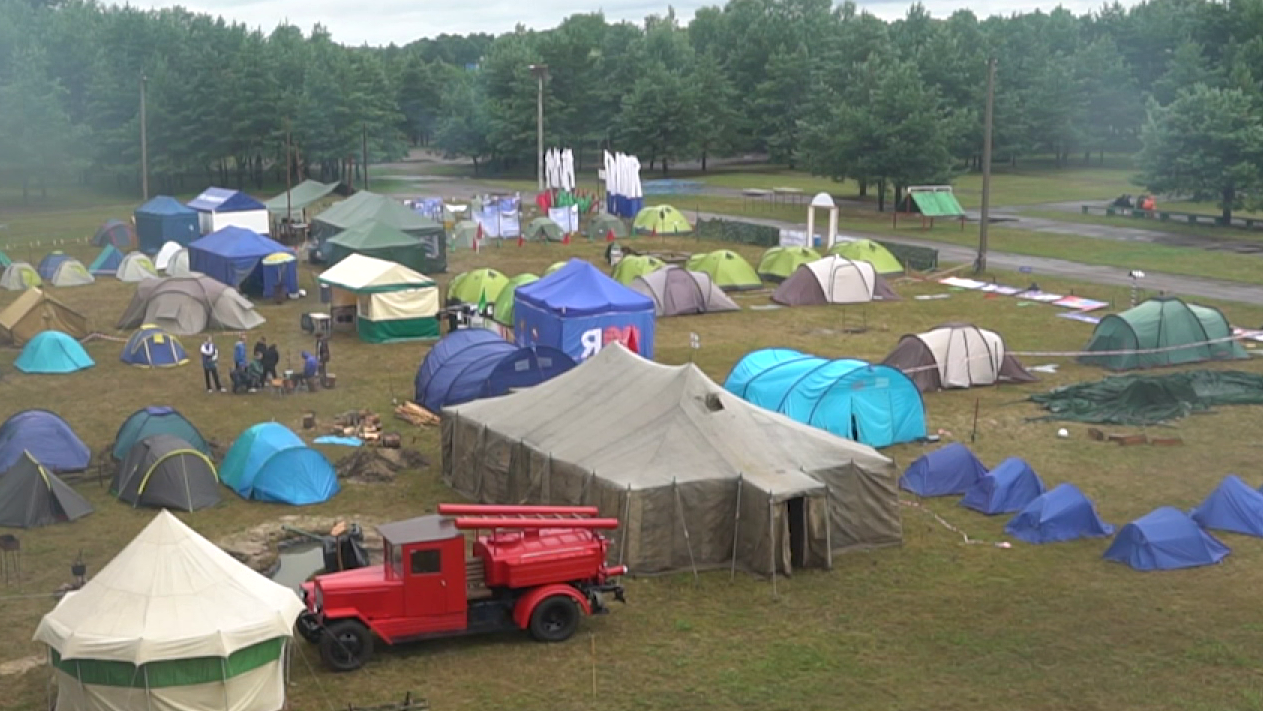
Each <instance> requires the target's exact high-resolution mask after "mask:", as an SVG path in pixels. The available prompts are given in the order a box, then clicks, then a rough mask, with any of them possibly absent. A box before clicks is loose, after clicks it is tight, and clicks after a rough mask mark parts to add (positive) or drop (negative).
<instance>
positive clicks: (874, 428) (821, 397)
mask: <svg viewBox="0 0 1263 711" xmlns="http://www.w3.org/2000/svg"><path fill="white" fill-rule="evenodd" d="M724 388H725V389H726V390H728V392H730V393H732V394H734V395H736V396H738V397H740V398H742V399H744V400H747V401H748V402H751V403H754V404H755V405H758V406H759V407H762V408H765V409H768V410H772V411H773V412H779V413H781V414H783V415H787V416H788V417H790V418H792V419H794V420H796V421H798V422H802V423H804V424H808V425H811V426H813V427H818V428H820V429H822V430H826V431H828V432H832V433H833V434H835V435H838V436H840V437H845V438H847V439H850V440H854V441H856V442H862V443H864V444H867V445H869V446H872V447H887V446H889V445H892V444H898V443H899V442H910V441H913V440H916V439H920V438H922V437H924V436H925V405H924V404H923V403H922V401H921V392H920V391H919V390H918V389H917V386H916V385H915V384H914V383H913V382H912V381H911V380H910V379H909V378H908V376H906V375H904V374H903V373H902V372H900V371H898V370H896V369H894V368H891V367H889V366H885V365H870V364H868V363H865V362H864V361H861V360H850V359H841V360H828V359H825V358H817V357H814V356H810V355H807V354H805V353H800V352H798V351H795V350H789V349H784V348H767V349H763V350H758V351H754V352H752V353H748V354H747V355H746V356H745V357H744V358H742V359H741V360H740V361H738V362H737V365H736V366H734V367H733V369H732V372H731V373H729V374H728V378H727V380H725V381H724ZM961 493H963V492H961Z"/></svg>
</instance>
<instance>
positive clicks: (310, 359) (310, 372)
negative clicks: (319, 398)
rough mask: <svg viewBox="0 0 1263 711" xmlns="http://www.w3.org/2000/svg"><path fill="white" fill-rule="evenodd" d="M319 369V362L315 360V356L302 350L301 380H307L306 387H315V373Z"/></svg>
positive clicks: (309, 388)
mask: <svg viewBox="0 0 1263 711" xmlns="http://www.w3.org/2000/svg"><path fill="white" fill-rule="evenodd" d="M319 370H320V362H319V361H317V360H316V356H314V355H312V354H310V353H308V352H307V351H303V380H306V381H307V389H308V390H315V389H316V387H315V386H316V374H317V372H319Z"/></svg>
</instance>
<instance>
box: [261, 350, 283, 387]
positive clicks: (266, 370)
mask: <svg viewBox="0 0 1263 711" xmlns="http://www.w3.org/2000/svg"><path fill="white" fill-rule="evenodd" d="M259 360H261V361H263V377H264V378H270V379H273V380H275V379H276V378H277V377H278V376H277V375H276V366H277V364H278V363H280V362H281V352H280V351H278V350H276V344H275V343H273V344H272V345H270V346H268V347H267V348H266V349H264V351H263V357H262V358H260V359H259Z"/></svg>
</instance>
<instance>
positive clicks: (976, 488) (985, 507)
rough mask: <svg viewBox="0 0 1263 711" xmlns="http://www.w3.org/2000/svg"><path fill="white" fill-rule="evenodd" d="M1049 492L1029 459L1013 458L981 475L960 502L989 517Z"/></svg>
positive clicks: (1026, 503) (1017, 509) (1027, 502)
mask: <svg viewBox="0 0 1263 711" xmlns="http://www.w3.org/2000/svg"><path fill="white" fill-rule="evenodd" d="M1045 491H1046V489H1045V488H1044V482H1043V481H1042V480H1041V479H1040V478H1039V475H1038V474H1036V473H1035V470H1034V469H1031V465H1030V464H1027V463H1026V460H1024V459H1021V458H1019V457H1009V458H1008V459H1006V460H1004V461H1003V462H1000V464H999V465H998V466H996V468H995V469H992V470H991V471H990V472H988V473H987V474H985V475H984V476H982V477H979V478H978V480H977V481H975V482H974V484H973V486H971V487H969V491H966V492H965V496H964V498H962V499H961V500H960V505H961V506H964V507H965V508H967V509H973V510H975V511H977V512H979V513H984V514H987V515H988V516H994V515H995V514H1002V513H1015V512H1018V511H1021V510H1022V509H1024V508H1026V506H1027V505H1029V504H1030V503H1031V502H1032V501H1034V500H1035V499H1037V498H1039V497H1040V496H1041V495H1042V494H1043V493H1044V492H1045Z"/></svg>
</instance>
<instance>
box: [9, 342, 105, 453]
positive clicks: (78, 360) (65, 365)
mask: <svg viewBox="0 0 1263 711" xmlns="http://www.w3.org/2000/svg"><path fill="white" fill-rule="evenodd" d="M94 365H96V363H95V362H94V361H93V360H92V358H91V357H90V356H89V355H88V352H87V351H85V350H83V346H81V345H79V342H78V341H76V340H75V339H73V338H71V337H70V336H67V335H66V334H64V333H62V332H61V331H41V332H40V333H37V334H36V335H35V337H34V338H32V339H31V340H29V341H27V343H26V345H25V346H22V354H21V355H19V356H18V359H17V360H15V361H13V367H14V368H17V369H18V370H20V371H22V372H23V373H30V374H42V375H65V374H66V373H73V372H75V371H79V370H86V369H87V368H91V367H92V366H94ZM41 463H42V462H41Z"/></svg>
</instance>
